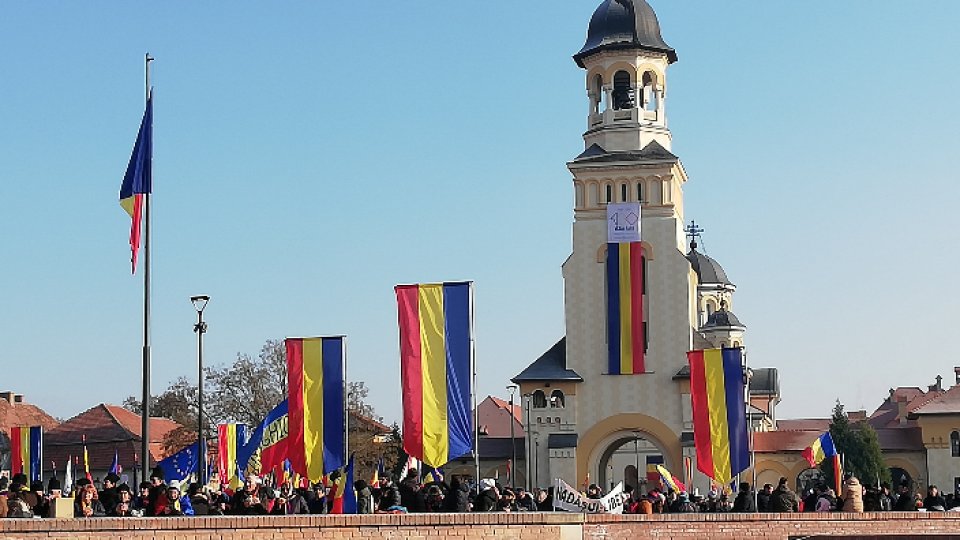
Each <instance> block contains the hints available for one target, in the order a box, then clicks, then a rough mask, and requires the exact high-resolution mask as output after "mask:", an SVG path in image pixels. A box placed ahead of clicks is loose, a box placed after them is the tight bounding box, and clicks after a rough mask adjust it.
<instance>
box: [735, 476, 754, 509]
mask: <svg viewBox="0 0 960 540" xmlns="http://www.w3.org/2000/svg"><path fill="white" fill-rule="evenodd" d="M731 511H733V512H738V513H741V514H743V513H748V512H756V511H757V501H756V499H755V498H754V495H753V490H751V489H750V483H749V482H740V490H739V491H737V498H736V499H734V500H733V508H732V509H731Z"/></svg>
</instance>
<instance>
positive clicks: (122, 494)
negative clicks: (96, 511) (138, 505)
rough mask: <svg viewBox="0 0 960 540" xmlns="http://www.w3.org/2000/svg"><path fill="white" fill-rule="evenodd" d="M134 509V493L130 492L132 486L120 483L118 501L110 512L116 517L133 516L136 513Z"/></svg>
mask: <svg viewBox="0 0 960 540" xmlns="http://www.w3.org/2000/svg"><path fill="white" fill-rule="evenodd" d="M133 511H134V510H133V494H132V493H130V486H128V485H127V484H120V485H118V486H117V502H116V504H114V505H113V510H112V511H110V512H108V514H109V515H111V516H114V517H132V516H133V515H134V514H133Z"/></svg>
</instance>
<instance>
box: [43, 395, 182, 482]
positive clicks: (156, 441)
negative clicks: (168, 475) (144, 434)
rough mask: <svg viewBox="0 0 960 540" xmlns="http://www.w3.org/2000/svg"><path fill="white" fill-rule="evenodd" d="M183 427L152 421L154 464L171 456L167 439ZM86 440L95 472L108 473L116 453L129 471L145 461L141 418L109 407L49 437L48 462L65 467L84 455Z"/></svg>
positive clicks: (45, 442) (97, 408)
mask: <svg viewBox="0 0 960 540" xmlns="http://www.w3.org/2000/svg"><path fill="white" fill-rule="evenodd" d="M180 427H181V426H180V424H178V423H176V422H174V421H173V420H169V419H166V418H151V419H150V441H149V442H150V444H149V448H150V454H151V455H150V458H151V462H156V461H157V460H160V459H163V458H164V457H166V456H167V455H169V454H170V453H171V452H170V451H168V450H167V448H166V445H165V444H164V440H165V437H166V436H167V435H168V434H170V432H172V431H174V430H176V429H178V428H180ZM84 437H86V447H87V453H88V455H89V458H90V469H91V470H105V469H108V468H109V467H110V464H111V462H112V461H113V456H114V453H116V454H117V456H118V458H119V461H120V463H121V465H123V466H124V467H125V468H127V469H129V468H131V467H132V466H133V464H134V461H135V459H134V457H135V456H134V455H135V454H136V455H137V460H138V461H139V460H140V459H141V458H140V456H139V447H140V441H141V431H140V415H138V414H135V413H133V412H130V411H128V410H126V409H124V408H123V407H119V406H117V405H107V404H105V403H101V404H99V405H96V406H94V407H92V408H90V409H87V410H86V411H84V412H82V413H80V414H78V415H77V416H74V417H73V418H71V419H69V420H67V421H66V422H64V423H62V424H60V425H59V426H57V427H56V428H54V429H51V430H50V431H49V432H47V433H45V434H44V437H43V452H44V459H45V460H46V461H54V462H57V463H58V464H62V463H65V462H66V460H67V459H68V457H70V456H73V457H76V456H80V455H82V453H83V447H84ZM194 437H195V435H194Z"/></svg>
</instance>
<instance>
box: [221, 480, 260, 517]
mask: <svg viewBox="0 0 960 540" xmlns="http://www.w3.org/2000/svg"><path fill="white" fill-rule="evenodd" d="M262 483H263V481H262V480H260V477H259V476H257V475H255V474H251V475H248V476H247V481H246V482H245V483H244V485H243V489H238V490H237V492H236V493H235V494H234V495H233V505H232V508H231V512H230V513H232V514H235V515H240V516H262V515H266V514H267V513H268V512H267V498H266V494H265V493H262V492H261V490H262Z"/></svg>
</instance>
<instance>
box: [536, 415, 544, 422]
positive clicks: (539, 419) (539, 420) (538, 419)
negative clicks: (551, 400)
mask: <svg viewBox="0 0 960 540" xmlns="http://www.w3.org/2000/svg"><path fill="white" fill-rule="evenodd" d="M537 423H538V424H542V423H543V417H542V416H538V417H537Z"/></svg>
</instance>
